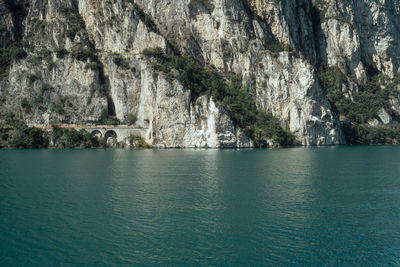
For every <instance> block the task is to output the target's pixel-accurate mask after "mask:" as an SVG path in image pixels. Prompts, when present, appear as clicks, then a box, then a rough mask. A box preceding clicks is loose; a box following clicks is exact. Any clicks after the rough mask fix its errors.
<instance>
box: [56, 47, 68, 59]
mask: <svg viewBox="0 0 400 267" xmlns="http://www.w3.org/2000/svg"><path fill="white" fill-rule="evenodd" d="M54 52H56V56H57V58H64V57H65V56H67V55H68V54H69V52H68V50H67V49H65V48H57V49H56V50H55V51H54Z"/></svg>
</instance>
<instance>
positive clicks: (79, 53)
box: [72, 47, 93, 61]
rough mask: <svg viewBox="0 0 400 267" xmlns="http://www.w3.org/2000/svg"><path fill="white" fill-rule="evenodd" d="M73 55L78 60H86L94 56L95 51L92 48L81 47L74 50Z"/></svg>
mask: <svg viewBox="0 0 400 267" xmlns="http://www.w3.org/2000/svg"><path fill="white" fill-rule="evenodd" d="M72 56H73V57H74V58H75V59H77V60H80V61H86V60H88V59H89V58H93V52H92V50H90V49H88V48H82V47H80V48H79V49H77V50H76V51H73V52H72Z"/></svg>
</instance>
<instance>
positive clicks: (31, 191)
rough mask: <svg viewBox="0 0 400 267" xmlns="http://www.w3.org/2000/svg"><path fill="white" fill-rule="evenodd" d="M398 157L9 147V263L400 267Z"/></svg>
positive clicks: (312, 151) (3, 213) (5, 220)
mask: <svg viewBox="0 0 400 267" xmlns="http://www.w3.org/2000/svg"><path fill="white" fill-rule="evenodd" d="M399 156H400V148H399V147H390V146H385V147H330V148H320V149H318V148H291V149H280V150H223V151H220V150H143V151H128V150H24V151H22V150H3V151H0V234H1V240H2V242H1V245H0V248H1V250H0V265H1V266H15V265H31V264H37V265H41V266H43V265H56V264H58V263H60V262H62V263H64V264H73V265H75V264H84V265H99V264H100V265H121V264H130V265H149V266H153V265H160V264H162V265H171V264H172V265H229V266H231V265H259V264H265V265H275V264H284V265H291V264H302V265H321V264H328V265H346V264H347V265H390V264H400V258H399V257H400V233H399V231H398V229H400V218H399V217H400V207H399V205H398V203H400V180H399V173H400V167H399V165H398V161H397V159H398V158H399ZM22 166H23V167H22Z"/></svg>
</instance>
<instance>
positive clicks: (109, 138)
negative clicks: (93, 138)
mask: <svg viewBox="0 0 400 267" xmlns="http://www.w3.org/2000/svg"><path fill="white" fill-rule="evenodd" d="M104 142H105V143H106V145H114V144H116V143H117V133H116V132H115V131H113V130H110V131H107V132H106V134H105V135H104Z"/></svg>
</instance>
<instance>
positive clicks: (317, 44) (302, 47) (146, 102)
mask: <svg viewBox="0 0 400 267" xmlns="http://www.w3.org/2000/svg"><path fill="white" fill-rule="evenodd" d="M399 13H400V4H398V2H396V1H382V0H381V1H374V0H357V1H345V0H340V1H329V0H319V1H311V0H297V1H289V0H282V1H258V0H249V1H247V0H231V1H224V0H191V1H181V0H173V1H170V0H134V1H133V0H112V1H111V0H107V1H101V0H63V1H61V0H25V1H23V0H20V1H10V0H0V23H1V28H0V34H1V36H2V38H1V41H0V46H1V48H2V49H1V71H0V77H1V79H2V80H1V82H0V105H1V106H0V107H1V112H2V114H3V115H2V116H3V117H4V116H7V114H10V113H13V114H16V115H17V116H18V117H19V118H20V119H21V120H23V121H24V122H25V123H27V124H33V125H49V124H59V123H62V124H89V123H93V124H96V123H103V124H104V123H119V124H131V123H134V124H135V126H136V127H140V128H141V129H144V132H145V134H144V136H142V137H143V138H144V139H145V141H146V142H147V143H149V144H152V145H154V146H160V147H251V146H254V144H256V145H262V146H269V145H278V144H285V143H289V144H290V143H293V142H292V141H290V142H289V141H288V140H291V138H290V133H288V132H286V131H285V130H284V129H286V130H288V131H290V132H291V133H293V134H294V136H295V137H296V139H297V140H298V141H299V142H300V143H301V144H303V145H333V144H343V143H345V142H346V139H347V141H348V142H357V140H358V141H359V138H360V135H361V133H359V130H360V127H364V128H365V129H366V130H367V131H369V132H371V131H372V130H371V129H372V127H374V128H373V129H381V128H382V127H384V129H385V131H389V133H388V134H394V137H393V138H391V139H388V140H387V142H395V140H396V138H397V136H396V134H398V131H397V130H395V128H396V126H397V124H398V120H397V118H399V117H400V113H399V112H400V105H399V103H400V98H399V94H398V91H399V86H398V82H397V81H398V79H396V78H397V76H398V75H399V74H400V69H399V64H400V59H399V56H398V55H399V54H400V53H399V52H400V42H399V29H400V19H399V17H400V16H399ZM149 51H150V52H151V53H150V52H149ZM154 51H158V54H157V53H154ZM160 53H161V54H160ZM193 70H194V71H193ZM197 73H200V74H197ZM238 79H239V80H240V83H241V89H237V88H236V87H234V86H232V84H233V83H234V82H233V81H234V80H238ZM208 80H212V82H208ZM221 87H222V88H225V89H224V90H222V91H221V90H220V88H221ZM198 88H200V89H198ZM230 88H234V89H230ZM235 88H236V89H235ZM229 90H236V91H234V92H235V93H234V94H233V93H231V91H229ZM221 92H223V93H221ZM236 92H237V93H236ZM242 92H245V96H243V95H242ZM377 95H378V97H377ZM246 97H248V98H249V99H248V98H246ZM365 99H366V100H365ZM376 99H378V100H379V101H373V100H376ZM366 102H367V103H366ZM375 102H376V103H375ZM253 104H254V106H255V107H257V109H258V110H257V111H252V114H248V113H249V109H252V105H253ZM369 106H371V108H368V107H369ZM238 107H239V108H238ZM354 107H358V109H359V110H362V112H359V110H358V109H356V110H353V109H354ZM365 109H368V111H369V112H366V111H365ZM359 113H360V114H361V115H362V116H363V117H362V119H360V118H359V117H357V116H356V115H357V114H359ZM364 113H365V114H364ZM269 114H270V115H269ZM271 115H272V116H273V117H274V118H277V120H272V119H271V117H270V116H271ZM340 115H341V116H342V119H343V120H342V122H340V120H339V116H340ZM264 122H265V123H264ZM275 122H276V123H275ZM263 123H264V124H265V125H267V124H268V125H267V126H264V125H263ZM275 124H278V125H275ZM271 125H272V126H271ZM367 125H368V126H367ZM277 127H282V129H278V128H277ZM364 128H363V129H364ZM271 131H272V132H273V133H271ZM393 131H395V132H393ZM352 138H353V139H354V140H353V139H352ZM356 139H357V140H356Z"/></svg>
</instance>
